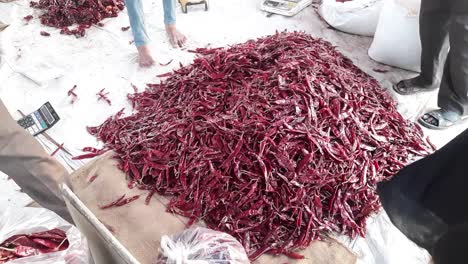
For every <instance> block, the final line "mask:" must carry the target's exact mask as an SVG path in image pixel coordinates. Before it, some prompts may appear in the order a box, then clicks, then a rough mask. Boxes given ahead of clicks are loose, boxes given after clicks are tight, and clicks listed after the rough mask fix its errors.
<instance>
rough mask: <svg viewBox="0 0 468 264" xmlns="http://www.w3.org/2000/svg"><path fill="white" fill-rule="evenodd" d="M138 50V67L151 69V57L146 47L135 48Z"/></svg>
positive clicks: (152, 60)
mask: <svg viewBox="0 0 468 264" xmlns="http://www.w3.org/2000/svg"><path fill="white" fill-rule="evenodd" d="M137 50H138V64H140V67H151V66H153V64H154V62H155V61H154V59H153V56H152V55H151V51H150V48H149V46H148V45H143V46H139V47H137Z"/></svg>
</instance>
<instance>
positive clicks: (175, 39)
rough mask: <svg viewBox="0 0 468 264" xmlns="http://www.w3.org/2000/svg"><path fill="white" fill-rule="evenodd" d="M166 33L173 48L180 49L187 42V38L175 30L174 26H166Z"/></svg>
mask: <svg viewBox="0 0 468 264" xmlns="http://www.w3.org/2000/svg"><path fill="white" fill-rule="evenodd" d="M166 33H167V36H168V37H169V41H170V42H171V44H172V46H173V47H174V48H179V47H180V48H181V47H183V46H184V45H185V43H186V42H187V38H186V37H185V35H184V34H182V33H180V31H179V30H177V28H176V26H175V25H166Z"/></svg>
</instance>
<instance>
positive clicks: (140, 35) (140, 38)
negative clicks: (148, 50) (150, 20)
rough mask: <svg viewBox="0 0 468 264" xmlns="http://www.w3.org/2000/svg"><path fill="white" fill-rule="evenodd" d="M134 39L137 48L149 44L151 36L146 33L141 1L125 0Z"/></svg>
mask: <svg viewBox="0 0 468 264" xmlns="http://www.w3.org/2000/svg"><path fill="white" fill-rule="evenodd" d="M125 6H126V7H127V13H128V18H129V20H130V26H131V27H132V33H133V38H134V41H135V45H136V46H137V47H139V46H143V45H146V44H148V42H149V36H148V33H147V32H146V25H145V14H144V12H143V4H142V2H141V0H125Z"/></svg>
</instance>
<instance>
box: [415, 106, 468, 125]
mask: <svg viewBox="0 0 468 264" xmlns="http://www.w3.org/2000/svg"><path fill="white" fill-rule="evenodd" d="M444 114H445V115H444ZM446 116H447V115H446V112H445V111H444V110H442V109H438V110H434V111H430V112H428V113H426V114H424V115H423V116H421V117H420V118H419V120H418V122H419V124H421V125H422V126H424V127H426V128H429V129H436V130H442V129H447V128H449V127H452V126H454V125H455V124H457V123H458V121H460V120H461V119H462V118H461V117H460V116H458V118H456V117H455V118H454V119H452V120H450V119H448V118H447V117H446Z"/></svg>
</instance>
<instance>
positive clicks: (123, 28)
mask: <svg viewBox="0 0 468 264" xmlns="http://www.w3.org/2000/svg"><path fill="white" fill-rule="evenodd" d="M129 29H130V26H128V27H122V28H121V30H122V31H127V30H129Z"/></svg>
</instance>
